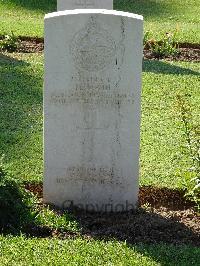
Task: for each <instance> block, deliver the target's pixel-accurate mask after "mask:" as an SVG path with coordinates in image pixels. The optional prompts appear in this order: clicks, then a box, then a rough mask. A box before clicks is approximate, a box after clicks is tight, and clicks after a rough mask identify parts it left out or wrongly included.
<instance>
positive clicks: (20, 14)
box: [0, 0, 200, 43]
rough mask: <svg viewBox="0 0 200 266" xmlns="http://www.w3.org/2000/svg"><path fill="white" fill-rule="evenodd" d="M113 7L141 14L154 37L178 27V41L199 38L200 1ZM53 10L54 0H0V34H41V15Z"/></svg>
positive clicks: (143, 0)
mask: <svg viewBox="0 0 200 266" xmlns="http://www.w3.org/2000/svg"><path fill="white" fill-rule="evenodd" d="M114 9H117V10H123V11H128V12H133V13H138V14H142V15H143V16H144V20H145V31H147V30H148V31H152V37H154V38H156V39H162V38H163V36H164V34H165V33H166V32H174V31H175V30H176V29H177V30H178V34H177V39H178V40H179V41H180V42H195V43H199V41H200V17H199V16H198V14H199V10H200V1H199V0H115V1H114ZM53 11H56V0H28V1H27V0H6V1H0V34H4V33H10V32H11V31H13V32H14V33H15V34H16V35H26V36H39V37H42V36H43V17H44V14H45V13H49V12H53Z"/></svg>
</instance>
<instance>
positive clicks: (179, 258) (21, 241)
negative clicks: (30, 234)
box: [0, 236, 200, 266]
mask: <svg viewBox="0 0 200 266" xmlns="http://www.w3.org/2000/svg"><path fill="white" fill-rule="evenodd" d="M199 256H200V249H198V248H194V247H187V246H179V247H176V246H170V245H151V246H149V245H142V244H141V245H135V246H129V245H127V244H126V243H122V242H117V241H114V240H113V241H107V242H105V241H94V240H83V239H81V238H77V239H75V240H56V239H51V240H49V239H26V238H24V237H23V236H21V237H1V236H0V261H1V262H0V264H1V265H2V266H3V265H17V266H19V265H21V266H22V265H44V266H45V265H60V266H64V265H66V266H67V265H102V266H105V265H109V266H115V265H116V266H125V265H127V266H128V265H134V266H137V265H138V266H141V265H142V266H147V265H149V266H154V265H163V266H173V265H174V266H179V265H180V266H191V265H194V266H197V265H199V259H198V258H199Z"/></svg>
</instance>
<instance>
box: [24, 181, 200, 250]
mask: <svg viewBox="0 0 200 266" xmlns="http://www.w3.org/2000/svg"><path fill="white" fill-rule="evenodd" d="M25 188H26V189H27V190H29V191H31V192H32V193H34V194H35V195H37V197H38V198H39V199H40V202H42V184H26V185H25ZM139 201H140V207H139V208H138V209H137V210H135V211H130V212H126V213H109V214H106V213H91V212H90V213H89V212H85V211H81V210H79V209H73V210H70V212H71V213H72V214H73V215H74V217H75V219H76V220H77V221H78V223H79V225H80V228H81V232H80V233H73V232H69V231H65V230H64V231H59V230H53V229H51V228H47V227H34V226H33V227H29V228H27V232H26V233H27V235H28V236H36V237H58V238H61V239H66V238H74V237H78V236H79V237H80V236H81V237H83V238H86V239H90V238H92V239H104V240H109V239H117V240H120V241H125V240H126V241H127V243H129V244H136V243H141V242H142V243H168V244H175V245H177V244H178V245H180V244H190V245H193V246H200V216H199V214H198V213H197V212H195V209H194V204H193V202H191V201H189V200H187V199H185V197H184V191H181V190H172V189H168V188H155V187H151V186H147V187H141V188H140V193H139ZM52 209H53V210H54V211H55V212H56V213H57V214H58V215H62V214H63V212H64V211H62V210H58V209H56V208H55V207H52Z"/></svg>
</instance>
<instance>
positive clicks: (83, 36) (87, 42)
mask: <svg viewBox="0 0 200 266" xmlns="http://www.w3.org/2000/svg"><path fill="white" fill-rule="evenodd" d="M70 49H71V53H72V56H73V60H74V63H75V66H76V68H78V69H80V70H86V71H89V72H97V71H101V70H104V69H106V68H108V67H109V66H110V65H111V64H112V62H113V60H115V56H116V44H115V41H114V39H113V38H112V37H111V34H110V33H109V32H108V31H106V30H105V29H103V28H102V27H101V26H100V25H99V23H98V22H97V17H96V16H95V15H93V16H91V17H90V19H89V21H88V22H87V24H86V26H85V27H84V28H83V29H81V30H80V31H78V32H77V33H76V34H75V35H74V37H73V39H72V42H71V46H70Z"/></svg>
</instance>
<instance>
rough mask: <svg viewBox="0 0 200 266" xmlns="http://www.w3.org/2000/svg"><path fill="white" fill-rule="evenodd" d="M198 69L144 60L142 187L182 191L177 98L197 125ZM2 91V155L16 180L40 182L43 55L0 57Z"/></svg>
mask: <svg viewBox="0 0 200 266" xmlns="http://www.w3.org/2000/svg"><path fill="white" fill-rule="evenodd" d="M198 71H199V65H198V63H189V62H167V61H148V60H145V61H144V65H143V93H142V127H141V161H140V164H141V170H140V172H141V179H140V180H141V181H140V183H141V185H150V184H151V185H156V186H167V187H172V188H174V187H182V181H183V180H182V176H183V173H184V171H186V170H187V169H188V168H189V167H191V159H190V156H189V154H188V152H187V150H186V151H185V148H184V147H185V144H186V141H185V137H184V135H183V128H182V124H181V122H180V118H179V116H178V114H177V107H176V106H177V100H176V95H177V94H180V93H181V94H187V95H189V96H188V97H189V98H190V101H191V105H192V109H193V116H194V119H195V120H197V121H198V119H199V108H198V106H199V102H200V91H199V89H198V88H199V85H200V79H199V73H198ZM0 88H1V90H0V106H1V112H0V153H1V154H5V160H4V161H5V163H6V165H7V167H8V168H9V169H10V171H11V172H12V174H13V175H14V176H15V177H16V178H19V179H20V180H23V181H36V182H37V181H41V180H42V177H43V169H42V166H43V160H42V133H43V117H42V88H43V55H42V54H29V55H28V54H6V53H5V54H3V55H1V60H0Z"/></svg>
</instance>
